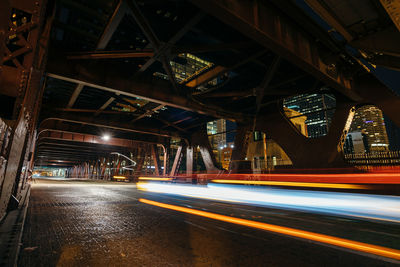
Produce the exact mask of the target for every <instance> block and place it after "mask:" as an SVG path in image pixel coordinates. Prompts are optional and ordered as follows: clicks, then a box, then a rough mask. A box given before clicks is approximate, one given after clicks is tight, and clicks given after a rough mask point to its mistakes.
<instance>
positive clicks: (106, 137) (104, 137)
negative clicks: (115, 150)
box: [101, 134, 111, 141]
mask: <svg viewBox="0 0 400 267" xmlns="http://www.w3.org/2000/svg"><path fill="white" fill-rule="evenodd" d="M110 138H111V137H110V135H108V134H105V135H103V136H102V137H101V139H103V140H104V141H108V140H110Z"/></svg>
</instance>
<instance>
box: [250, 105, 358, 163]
mask: <svg viewBox="0 0 400 267" xmlns="http://www.w3.org/2000/svg"><path fill="white" fill-rule="evenodd" d="M282 108H283V107H282V105H277V106H276V109H275V110H274V111H272V110H271V111H270V113H269V114H268V115H264V116H260V117H259V118H257V124H256V128H255V130H257V131H262V132H265V133H268V135H269V136H270V137H271V138H272V140H274V141H275V142H277V143H278V144H279V145H280V146H281V147H282V149H283V150H284V151H285V153H286V154H287V155H288V156H289V158H290V159H291V161H292V163H293V166H296V167H298V168H324V167H344V166H346V164H345V162H344V160H343V157H342V144H343V142H344V139H343V136H346V134H347V132H345V131H346V130H348V128H347V126H348V118H349V114H350V113H354V103H353V102H347V101H344V100H342V99H336V110H335V115H334V117H333V118H332V123H331V125H330V128H329V132H328V134H327V135H325V136H323V137H319V138H308V137H306V136H304V135H303V134H301V133H300V132H299V131H298V130H297V129H296V127H295V126H294V125H293V124H292V123H291V122H290V120H289V119H288V118H287V117H286V116H285V115H284V113H283V111H282Z"/></svg>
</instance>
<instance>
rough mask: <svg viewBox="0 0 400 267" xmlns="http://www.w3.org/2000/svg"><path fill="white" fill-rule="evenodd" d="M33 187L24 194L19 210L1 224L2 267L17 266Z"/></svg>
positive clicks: (10, 214) (28, 185)
mask: <svg viewBox="0 0 400 267" xmlns="http://www.w3.org/2000/svg"><path fill="white" fill-rule="evenodd" d="M30 191H31V185H30V184H27V186H26V188H25V190H24V191H23V192H22V198H21V201H20V203H19V206H18V209H16V210H13V211H10V212H9V213H8V214H7V215H6V217H5V218H4V220H3V221H2V222H1V223H0V266H16V264H17V258H18V253H19V249H20V246H21V238H22V233H23V230H24V223H25V217H26V212H27V210H28V204H29V196H30Z"/></svg>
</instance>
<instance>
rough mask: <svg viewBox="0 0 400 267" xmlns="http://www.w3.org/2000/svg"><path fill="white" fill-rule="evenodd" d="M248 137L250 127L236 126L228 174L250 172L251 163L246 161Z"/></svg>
mask: <svg viewBox="0 0 400 267" xmlns="http://www.w3.org/2000/svg"><path fill="white" fill-rule="evenodd" d="M250 135H251V129H250V126H248V125H244V124H238V127H237V130H236V136H235V141H234V147H233V150H232V156H231V162H230V166H229V171H230V172H234V173H237V172H249V171H250V170H251V161H248V160H246V154H247V148H248V146H249V138H250Z"/></svg>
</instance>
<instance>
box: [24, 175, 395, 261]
mask: <svg viewBox="0 0 400 267" xmlns="http://www.w3.org/2000/svg"><path fill="white" fill-rule="evenodd" d="M139 199H148V200H152V201H156V202H157V203H166V204H170V205H173V206H180V207H186V208H189V209H193V210H199V211H206V212H209V213H215V214H222V215H227V216H229V217H235V218H241V219H245V220H252V221H257V222H263V223H268V224H271V225H278V226H284V227H289V228H291V229H299V230H305V231H309V232H313V233H319V234H324V235H329V236H333V237H340V238H345V239H348V240H354V241H358V242H363V243H366V244H373V245H378V246H382V247H386V248H392V249H396V250H399V249H400V242H399V240H400V238H399V236H400V227H399V224H396V223H389V222H381V221H373V220H372V221H368V220H362V219H357V218H349V217H340V216H333V215H329V214H312V213H310V212H308V213H307V212H301V211H296V210H288V209H277V208H269V207H257V206H246V205H241V204H237V203H229V202H221V201H215V200H207V199H199V198H191V197H184V196H176V195H168V194H158V193H151V192H143V191H140V190H138V189H137V188H136V185H134V184H127V183H106V182H79V181H65V180H60V181H53V180H36V182H35V183H34V184H33V185H32V191H31V201H30V204H29V209H28V214H27V219H26V223H25V229H24V234H23V239H22V246H21V252H20V257H19V262H18V266H391V265H393V266H394V265H396V264H398V263H399V262H396V261H395V260H393V259H388V258H384V257H381V256H377V255H372V254H368V253H364V252H359V251H354V250H350V249H347V248H339V247H337V246H333V245H329V244H323V243H320V242H315V241H310V240H305V239H301V238H297V237H291V236H288V235H284V234H280V233H274V232H270V231H265V230H259V229H254V228H250V227H247V226H242V225H236V224H232V223H228V222H223V221H219V220H214V219H210V218H204V217H201V216H197V215H193V214H187V213H185V212H180V211H174V210H170V209H168V208H162V207H158V206H154V205H149V204H146V203H143V202H140V201H139Z"/></svg>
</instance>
